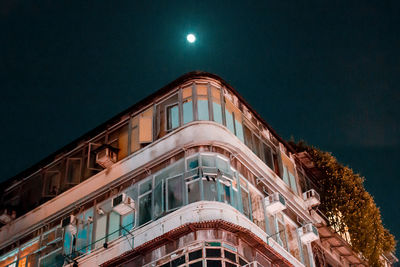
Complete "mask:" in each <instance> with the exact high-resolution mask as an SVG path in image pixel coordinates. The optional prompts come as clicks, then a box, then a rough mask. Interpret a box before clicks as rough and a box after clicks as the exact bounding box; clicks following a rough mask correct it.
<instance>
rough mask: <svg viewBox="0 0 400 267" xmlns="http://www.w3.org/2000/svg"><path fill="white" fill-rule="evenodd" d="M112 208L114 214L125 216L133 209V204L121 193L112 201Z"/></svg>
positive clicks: (131, 200) (130, 199)
mask: <svg viewBox="0 0 400 267" xmlns="http://www.w3.org/2000/svg"><path fill="white" fill-rule="evenodd" d="M112 208H113V210H114V211H115V212H116V213H118V214H120V215H125V214H127V213H129V212H132V211H133V210H134V209H135V202H134V201H133V199H132V198H130V197H129V196H127V195H126V194H125V193H122V194H120V195H118V196H116V197H114V198H113V199H112Z"/></svg>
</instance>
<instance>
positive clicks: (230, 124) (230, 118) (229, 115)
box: [225, 109, 235, 134]
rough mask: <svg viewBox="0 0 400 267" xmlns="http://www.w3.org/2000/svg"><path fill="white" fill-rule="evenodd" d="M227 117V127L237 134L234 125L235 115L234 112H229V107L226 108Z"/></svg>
mask: <svg viewBox="0 0 400 267" xmlns="http://www.w3.org/2000/svg"><path fill="white" fill-rule="evenodd" d="M225 119H226V127H227V128H228V129H229V131H231V132H232V133H233V134H235V127H234V125H233V123H234V122H233V115H232V113H229V111H228V110H227V109H225Z"/></svg>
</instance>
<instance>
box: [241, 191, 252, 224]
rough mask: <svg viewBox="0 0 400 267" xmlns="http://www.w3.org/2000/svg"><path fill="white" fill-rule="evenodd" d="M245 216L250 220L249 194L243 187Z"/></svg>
mask: <svg viewBox="0 0 400 267" xmlns="http://www.w3.org/2000/svg"><path fill="white" fill-rule="evenodd" d="M241 193H242V206H243V214H244V215H246V216H247V217H248V218H250V201H249V192H248V191H247V190H246V189H244V188H243V187H241Z"/></svg>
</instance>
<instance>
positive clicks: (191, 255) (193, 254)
mask: <svg viewBox="0 0 400 267" xmlns="http://www.w3.org/2000/svg"><path fill="white" fill-rule="evenodd" d="M202 256H203V250H201V249H199V250H196V251H193V252H190V253H189V261H192V260H196V259H200V258H201V257H202Z"/></svg>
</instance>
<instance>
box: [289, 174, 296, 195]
mask: <svg viewBox="0 0 400 267" xmlns="http://www.w3.org/2000/svg"><path fill="white" fill-rule="evenodd" d="M289 179H290V187H291V188H292V189H293V191H294V192H295V193H296V194H297V185H296V178H295V177H294V175H293V174H292V173H291V172H289Z"/></svg>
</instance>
